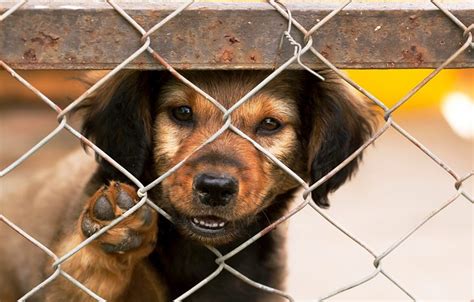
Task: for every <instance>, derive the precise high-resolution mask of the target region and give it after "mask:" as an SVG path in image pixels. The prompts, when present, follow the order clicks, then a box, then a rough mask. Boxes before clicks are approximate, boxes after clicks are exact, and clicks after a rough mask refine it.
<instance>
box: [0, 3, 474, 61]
mask: <svg viewBox="0 0 474 302" xmlns="http://www.w3.org/2000/svg"><path fill="white" fill-rule="evenodd" d="M15 3H17V2H15V1H0V14H1V13H2V12H5V11H6V10H7V9H8V8H10V7H12V6H13V5H15ZM180 4H182V1H180V2H174V1H173V2H171V1H167V2H166V3H164V2H162V1H148V2H146V3H143V2H141V3H138V2H136V3H135V2H133V1H124V2H120V6H121V7H123V8H124V9H126V10H127V11H128V12H129V14H130V15H131V16H132V17H133V18H134V19H135V20H136V21H137V22H138V23H139V24H140V25H141V26H143V27H144V28H146V29H148V28H151V27H153V25H155V24H156V23H158V22H159V21H160V20H162V19H163V18H164V17H166V16H167V15H168V14H170V13H171V12H173V11H174V10H175V9H176V8H177V7H178V6H179V5H180ZM338 5H340V4H339V3H336V4H334V3H332V4H331V3H327V2H324V1H314V2H311V3H308V2H305V1H302V2H298V1H295V2H292V3H289V4H288V7H289V8H290V9H291V11H292V14H293V17H294V19H295V20H297V21H298V22H299V23H301V24H302V25H303V26H305V27H306V28H308V29H309V28H312V27H313V26H314V25H315V24H316V23H317V22H318V21H319V20H321V19H322V18H323V17H324V16H325V15H327V14H328V13H329V12H330V11H332V10H333V9H334V8H335V7H337V6H338ZM445 6H446V8H447V9H448V10H450V11H451V12H452V13H453V14H454V15H455V16H456V17H457V18H458V19H460V20H461V21H462V22H463V23H464V24H465V25H466V26H469V25H470V24H473V23H474V5H473V4H472V2H470V1H453V2H451V1H447V2H446V5H445ZM286 27H287V22H286V20H285V19H284V18H283V17H282V16H281V15H280V14H279V13H278V12H277V11H276V10H275V9H274V8H273V7H272V6H270V5H268V4H266V3H248V2H240V3H215V2H197V3H194V4H192V5H191V6H190V7H189V8H187V9H186V10H185V11H183V12H182V13H181V14H180V15H179V16H177V17H176V18H174V19H173V20H172V21H170V22H168V23H167V24H165V25H164V26H163V27H162V28H160V29H159V30H157V31H156V32H155V33H153V34H152V35H151V47H152V48H153V49H155V50H156V51H157V52H158V53H160V55H161V56H162V57H163V58H164V59H165V60H167V61H168V62H169V63H170V64H171V65H172V66H174V67H175V68H177V69H272V68H275V67H276V66H279V65H280V64H281V63H282V62H284V61H285V60H286V59H288V58H289V57H291V56H292V54H293V46H291V45H289V43H286V41H285V42H284V43H283V46H282V48H281V49H279V44H280V41H281V36H282V33H283V32H284V31H285V30H286ZM298 33H299V31H298V30H295V31H294V35H295V37H297V38H299V40H300V41H302V40H303V39H302V36H301V35H300V36H298ZM140 38H141V37H140V35H139V34H137V31H136V30H135V29H134V28H133V27H132V26H130V24H128V23H127V22H126V21H124V20H123V19H122V18H120V16H119V15H118V14H117V12H116V11H115V10H114V9H113V8H112V7H110V6H109V5H108V4H107V3H105V2H99V1H90V2H88V1H78V2H74V4H71V3H70V2H69V3H67V2H64V1H34V2H28V3H27V4H26V5H24V6H23V7H21V8H20V9H18V10H17V11H15V12H14V13H13V14H11V15H10V16H9V17H7V18H5V20H4V21H2V22H0V59H1V60H3V61H5V62H7V63H8V64H9V65H10V66H12V67H13V68H16V69H111V68H113V67H115V66H116V65H118V64H120V63H121V62H122V61H123V60H124V59H125V58H127V57H128V56H129V55H130V54H131V53H133V52H134V51H135V50H137V49H138V48H140V47H141V46H142V45H143V44H142V42H141V39H140ZM313 39H314V43H313V46H314V47H315V49H317V50H318V51H319V52H320V53H321V54H322V55H323V56H325V57H326V58H327V59H329V60H330V61H331V62H333V63H334V64H335V65H336V66H338V67H340V68H435V67H437V66H439V65H440V64H441V63H442V62H443V61H444V60H446V59H447V58H448V57H449V56H450V55H451V54H452V53H454V52H455V51H456V50H457V49H459V47H460V46H461V45H462V44H463V43H464V42H465V41H466V36H463V31H462V30H461V29H460V28H459V27H458V26H456V24H454V23H453V22H452V21H451V20H449V19H448V18H446V16H445V15H444V14H443V12H441V11H440V10H439V9H438V8H437V7H435V6H434V5H433V4H431V3H430V2H429V1H423V2H420V1H416V0H415V1H413V2H410V3H407V2H403V3H399V2H391V1H383V2H375V3H374V2H362V3H351V4H350V5H349V6H347V7H346V8H345V9H344V10H343V11H341V12H340V13H338V14H336V15H335V16H334V17H333V18H332V19H331V20H330V21H329V22H327V23H326V24H325V25H323V26H322V27H321V28H320V29H318V30H317V31H316V32H315V33H314V34H313ZM303 62H304V63H305V64H306V65H308V66H309V67H311V68H321V67H323V66H324V65H323V64H322V63H321V62H320V61H319V60H317V59H316V58H315V57H314V56H313V55H311V54H309V53H308V54H306V55H305V56H304V57H303ZM298 66H299V65H295V66H294V68H298ZM472 67H474V50H473V49H472V48H469V49H468V50H467V51H465V52H464V53H462V54H461V55H459V56H458V57H457V58H456V59H455V60H454V61H453V62H452V63H451V64H450V65H449V66H448V68H472ZM127 68H130V69H160V68H161V65H159V64H158V63H157V62H156V61H155V60H154V59H153V58H152V57H151V56H150V55H148V54H147V53H145V54H143V55H141V56H140V57H138V58H137V59H136V60H134V61H133V62H132V63H130V64H129V65H128V66H127Z"/></svg>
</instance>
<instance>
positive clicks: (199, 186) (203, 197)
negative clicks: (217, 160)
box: [194, 173, 239, 207]
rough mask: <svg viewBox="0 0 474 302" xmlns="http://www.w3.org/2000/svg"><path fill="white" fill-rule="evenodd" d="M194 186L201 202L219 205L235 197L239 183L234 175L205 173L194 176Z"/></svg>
mask: <svg viewBox="0 0 474 302" xmlns="http://www.w3.org/2000/svg"><path fill="white" fill-rule="evenodd" d="M194 188H195V190H196V193H197V196H198V198H199V201H200V202H201V203H203V204H205V205H208V206H211V207H217V206H225V205H227V204H229V203H230V202H231V201H233V200H234V199H235V197H236V195H237V192H238V190H239V183H238V181H237V180H236V179H235V178H233V177H229V176H217V175H212V174H204V173H203V174H199V175H198V176H196V177H195V178H194Z"/></svg>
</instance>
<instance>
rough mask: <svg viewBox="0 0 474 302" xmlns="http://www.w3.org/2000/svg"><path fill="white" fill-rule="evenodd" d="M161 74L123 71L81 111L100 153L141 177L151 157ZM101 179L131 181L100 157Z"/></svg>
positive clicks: (87, 133) (86, 132)
mask: <svg viewBox="0 0 474 302" xmlns="http://www.w3.org/2000/svg"><path fill="white" fill-rule="evenodd" d="M161 74H162V73H161V72H151V71H123V72H120V73H119V74H117V75H116V76H115V77H114V78H113V79H111V80H109V81H108V82H107V83H106V84H105V85H103V86H102V87H101V88H100V89H99V90H98V91H97V92H96V93H95V94H94V95H93V96H91V97H90V98H89V99H88V100H86V102H85V103H84V105H82V106H81V107H80V108H79V110H82V111H84V120H83V126H82V133H83V135H84V136H86V137H87V138H89V139H90V140H92V141H93V142H94V144H96V145H97V146H98V147H99V148H100V149H102V150H103V151H104V152H105V153H107V154H108V155H109V156H110V157H112V158H113V159H114V160H115V161H117V162H118V163H119V164H120V165H122V166H123V167H124V168H125V169H127V170H128V171H129V172H130V173H131V174H133V175H134V176H135V177H140V176H141V175H142V173H143V170H144V166H145V164H146V162H147V160H148V158H149V157H150V154H151V153H150V152H151V145H152V143H151V140H152V134H151V131H152V118H153V115H154V113H153V111H154V108H153V107H154V106H153V103H154V101H155V99H154V98H157V97H158V96H157V90H158V89H157V86H158V84H159V83H158V82H159V81H160V80H163V79H162V78H163V75H161ZM96 160H97V162H98V163H99V169H98V171H97V174H98V176H99V177H100V178H101V179H102V180H103V181H104V182H107V181H110V180H119V181H125V182H127V181H128V178H126V177H125V176H124V175H123V174H122V173H121V172H119V171H118V170H117V169H116V168H114V167H113V166H112V165H111V164H109V163H108V162H107V161H106V160H104V159H102V158H101V157H100V156H96Z"/></svg>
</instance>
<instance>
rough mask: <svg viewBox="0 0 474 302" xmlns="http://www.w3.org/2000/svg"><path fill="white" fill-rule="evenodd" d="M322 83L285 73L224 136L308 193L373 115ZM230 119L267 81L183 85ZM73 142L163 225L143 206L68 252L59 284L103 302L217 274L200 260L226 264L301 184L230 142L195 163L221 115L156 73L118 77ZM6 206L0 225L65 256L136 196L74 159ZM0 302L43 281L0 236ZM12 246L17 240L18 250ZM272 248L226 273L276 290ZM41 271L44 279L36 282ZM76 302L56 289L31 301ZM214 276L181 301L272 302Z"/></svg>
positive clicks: (28, 256)
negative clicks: (141, 192)
mask: <svg viewBox="0 0 474 302" xmlns="http://www.w3.org/2000/svg"><path fill="white" fill-rule="evenodd" d="M322 74H323V75H324V77H325V78H326V79H325V81H321V80H319V79H317V78H316V77H314V76H313V75H311V74H310V73H308V72H306V71H298V70H293V71H292V70H287V71H284V72H282V73H281V74H280V75H279V76H277V77H276V78H275V79H273V80H272V81H271V82H270V83H268V84H267V85H266V86H264V87H263V88H262V89H261V90H260V91H259V92H257V93H256V94H255V95H254V96H252V97H251V98H250V99H249V100H248V101H247V102H245V103H244V104H243V105H242V106H240V107H238V108H237V109H236V110H235V111H234V112H233V113H232V114H231V121H232V124H233V125H234V126H235V127H237V128H238V129H240V130H241V131H242V132H243V133H245V134H246V135H247V136H249V137H250V138H252V139H253V140H254V141H256V142H257V143H258V144H260V145H261V146H262V147H264V148H265V149H266V150H268V151H269V152H270V153H271V154H273V155H274V156H275V157H276V158H277V159H278V160H280V161H281V162H282V163H283V164H285V165H286V166H287V167H289V168H290V169H291V170H292V171H294V172H295V173H296V174H297V175H298V176H300V177H301V178H302V179H304V180H305V181H307V182H309V183H314V182H315V181H317V180H318V179H320V178H321V177H322V176H324V175H325V174H327V173H328V172H330V171H331V170H332V169H333V168H334V167H336V166H337V165H338V164H339V163H341V162H342V161H343V160H344V159H346V158H347V157H348V156H349V155H350V154H352V153H353V152H354V151H355V150H356V149H357V148H359V147H360V146H361V145H362V144H363V143H364V142H365V141H366V140H367V139H368V138H369V137H370V136H371V135H372V133H373V131H374V128H375V126H376V120H377V114H376V113H375V111H374V110H373V108H372V106H370V105H369V103H368V102H367V101H366V100H364V99H361V98H359V97H357V96H355V94H354V93H353V92H352V91H351V90H350V89H349V88H348V87H347V85H345V84H344V83H343V82H342V81H341V80H338V79H337V77H336V76H335V75H334V74H333V73H332V72H329V71H326V72H322ZM183 75H184V76H185V77H186V78H187V79H189V80H190V81H191V82H192V83H194V84H195V85H196V86H198V87H200V88H201V89H202V90H203V91H205V92H206V93H208V94H209V95H211V96H212V97H213V98H215V99H216V100H218V101H219V102H220V103H221V104H222V106H224V107H225V108H230V107H231V106H232V105H233V104H235V102H237V101H238V100H239V99H241V98H242V97H243V96H244V95H245V94H246V93H247V92H248V91H250V90H251V89H252V88H254V87H255V86H256V85H257V84H259V83H260V82H261V81H262V80H263V79H265V78H266V77H267V76H268V75H269V72H266V71H183ZM78 111H79V112H78V114H81V116H82V119H83V125H82V133H83V135H84V136H85V137H87V138H89V139H90V140H91V141H93V142H94V143H95V144H96V145H97V146H98V147H99V148H100V149H101V150H103V151H104V152H106V153H107V154H108V155H109V156H110V157H111V158H113V159H114V160H115V161H117V162H118V163H119V164H120V165H121V166H123V167H124V168H125V169H126V170H127V171H129V172H130V173H131V174H132V175H134V176H135V177H136V178H137V179H139V180H140V181H141V182H142V183H143V184H148V183H150V182H152V181H153V180H155V179H156V178H157V177H159V176H160V175H163V174H164V173H166V172H167V171H168V170H169V169H171V168H173V167H174V166H176V165H177V164H178V163H180V162H182V161H183V160H184V159H186V160H185V161H184V163H183V164H182V165H181V166H180V167H179V168H178V169H177V170H176V171H175V172H174V173H172V174H170V175H169V176H168V177H166V178H164V179H163V180H162V181H161V182H160V183H159V184H158V185H156V186H155V187H153V188H152V189H151V190H149V191H148V192H147V194H148V198H149V199H150V200H152V201H153V202H154V203H156V205H158V206H159V207H161V208H162V209H163V210H165V211H166V212H167V213H168V214H169V215H170V216H171V219H172V221H173V223H171V222H170V221H168V219H166V218H164V217H163V216H161V215H159V214H157V212H156V211H154V210H152V209H151V208H150V207H149V206H148V205H145V206H143V207H141V208H140V209H139V210H137V211H136V212H134V213H133V214H132V215H130V216H129V217H127V218H125V220H123V221H122V222H120V223H119V224H118V225H116V226H115V227H114V228H112V229H110V230H108V231H107V232H106V233H104V234H103V235H101V236H100V237H98V238H97V239H96V240H94V241H93V242H91V243H90V244H88V245H86V246H85V247H84V248H83V249H81V250H79V251H78V252H77V253H76V254H75V255H73V256H72V257H71V258H70V259H68V260H67V261H65V262H64V263H62V264H61V268H62V270H64V271H65V272H67V273H68V274H69V275H71V276H72V277H74V278H75V279H77V280H78V281H80V282H81V283H82V284H84V285H85V286H86V287H87V288H89V289H90V290H92V291H93V292H95V293H97V294H98V295H99V296H101V297H103V298H104V299H106V300H108V301H170V300H172V299H175V298H177V297H179V296H180V295H182V294H183V293H185V292H186V291H188V290H189V289H191V288H192V287H193V286H195V285H196V284H198V283H199V282H200V281H201V280H203V279H204V278H206V277H207V276H209V275H210V274H211V273H212V272H214V271H215V270H216V269H217V267H218V266H217V264H216V263H215V255H214V254H212V253H211V252H210V251H209V250H208V249H207V247H206V246H213V247H216V248H217V249H218V250H219V251H221V252H222V253H227V252H229V251H231V250H233V249H234V248H235V247H237V246H239V245H240V244H242V243H243V242H245V241H246V240H247V239H248V238H250V237H251V236H253V235H255V234H257V233H258V232H259V231H260V230H262V229H264V228H265V227H266V226H268V225H269V224H271V223H272V222H274V221H276V220H277V219H279V218H281V217H282V216H283V215H284V214H285V213H286V212H287V211H288V209H289V207H290V204H291V201H292V200H293V199H294V197H295V195H296V194H297V193H298V192H299V190H300V184H299V183H298V182H297V181H296V180H295V179H294V178H293V177H291V176H290V175H289V174H287V173H286V172H285V171H283V170H282V169H281V168H280V167H278V166H277V165H276V164H275V163H274V162H273V161H272V160H270V159H269V158H268V157H267V156H266V155H265V154H263V153H262V152H260V151H259V150H257V148H256V147H255V146H254V145H253V144H252V143H250V142H249V141H248V140H246V139H244V138H243V137H241V136H239V135H237V134H236V133H235V132H233V131H231V130H226V131H224V132H223V133H222V135H220V136H219V137H218V138H217V139H215V140H214V141H212V142H211V143H209V144H207V145H205V146H203V147H202V148H200V149H198V147H199V146H201V145H202V144H203V143H204V142H205V141H206V140H207V139H208V138H209V137H210V136H212V135H213V134H214V133H215V132H216V131H218V130H219V129H220V128H221V127H222V126H223V125H224V123H225V121H224V119H223V114H222V111H220V110H219V109H218V108H217V107H216V106H215V105H214V104H212V103H211V102H210V101H208V100H207V99H206V98H205V97H204V96H202V95H201V94H199V93H198V92H196V91H195V90H193V89H192V88H190V87H188V86H187V85H186V84H184V83H183V82H181V81H179V80H177V79H176V78H174V77H173V76H172V75H171V74H169V73H167V72H165V71H122V72H121V73H119V74H118V75H116V76H115V77H114V78H113V79H112V80H110V81H109V82H107V83H106V84H105V85H104V86H102V87H101V88H100V89H99V90H98V91H97V92H96V93H95V94H94V95H93V96H91V97H89V98H88V99H87V100H86V101H85V102H84V103H83V104H82V105H81V106H80V108H79V109H78ZM360 160H361V156H358V157H357V158H355V159H354V160H353V161H351V162H350V163H349V164H348V165H347V166H345V167H344V168H343V169H342V170H341V171H339V172H338V173H337V174H336V175H334V176H333V177H331V178H330V179H328V180H327V181H326V182H324V183H323V184H322V185H320V186H319V187H317V188H316V189H315V190H314V191H312V192H311V194H312V199H313V200H314V202H315V203H316V204H318V205H319V206H320V207H328V206H329V201H328V195H329V194H330V193H331V192H333V191H335V190H336V189H337V188H338V187H340V186H341V185H342V184H343V183H344V182H345V181H346V180H348V179H349V178H350V177H351V176H352V175H353V174H354V172H355V171H356V170H357V167H358V165H359V162H360ZM21 191H22V192H17V193H15V194H16V195H14V196H15V197H11V198H9V199H10V200H11V199H14V200H16V202H15V203H6V204H5V207H4V210H2V211H3V212H5V215H6V217H9V218H10V219H12V220H13V221H15V222H17V223H18V224H20V225H21V226H22V227H23V228H24V229H25V230H26V231H27V232H30V233H32V234H35V238H37V239H38V240H40V241H41V242H42V243H44V244H45V245H46V246H48V247H51V248H52V249H53V250H54V252H55V253H56V254H57V255H64V254H65V253H67V252H68V251H70V250H71V249H73V248H74V247H75V246H77V245H78V244H79V243H80V242H82V241H84V240H85V239H86V238H88V237H90V236H91V235H92V234H94V233H95V232H97V231H98V230H100V229H101V228H102V227H104V226H105V225H107V224H108V223H109V222H110V221H111V220H113V219H114V218H116V217H118V216H119V215H121V214H122V213H124V212H125V211H126V210H128V209H130V208H131V207H132V206H134V205H135V204H136V203H137V202H138V200H140V197H139V196H137V187H135V185H134V184H133V182H131V181H130V179H129V178H128V177H127V176H125V175H124V174H123V173H122V172H120V171H119V170H117V168H115V167H114V166H113V165H111V164H110V163H109V162H108V161H106V160H104V159H103V158H102V157H100V156H96V162H93V161H92V160H90V159H88V158H87V157H85V156H84V155H83V154H80V153H79V152H76V153H74V154H72V155H70V156H69V157H68V158H66V159H63V160H62V161H60V162H59V163H58V165H57V166H56V167H53V168H52V169H50V170H49V171H47V172H44V173H43V174H41V175H39V176H38V175H37V176H36V177H35V179H33V180H31V184H29V185H27V186H26V187H25V188H23V189H22V190H21ZM0 235H1V236H2V242H3V244H2V247H0V252H1V253H2V254H3V255H5V257H3V256H2V257H1V260H0V264H1V265H0V283H1V284H2V287H3V289H2V290H1V295H0V298H1V301H10V300H13V299H18V298H19V297H20V296H21V295H23V294H25V293H26V292H28V291H29V290H30V289H31V288H33V287H34V286H35V285H36V284H38V283H40V282H41V281H42V280H45V279H46V278H47V277H48V276H49V275H50V274H52V273H53V270H52V268H51V258H50V257H48V256H47V255H45V254H44V253H43V252H42V251H40V250H39V249H37V248H36V247H33V246H32V245H31V244H29V243H28V242H27V241H26V240H24V239H21V237H20V236H18V235H17V234H15V233H14V232H12V231H8V230H6V228H2V230H1V232H0ZM19 238H20V239H19ZM284 238H285V235H284V231H283V230H281V229H280V228H277V229H275V230H274V231H272V232H271V233H269V234H267V235H265V236H263V237H262V238H260V239H259V240H257V241H256V242H254V243H252V244H251V245H250V246H248V247H247V248H245V249H243V250H242V251H241V252H240V253H238V254H236V255H235V256H233V257H231V258H230V259H228V260H227V261H226V263H228V264H229V265H230V266H232V267H233V268H235V269H236V270H237V271H239V272H240V273H242V274H244V275H245V276H247V277H248V278H250V279H251V280H254V281H257V282H259V283H262V284H265V285H268V286H271V287H273V288H277V289H282V288H284V279H285V270H286V265H285V240H284ZM43 267H45V269H43ZM32 298H33V299H34V298H36V299H38V300H40V301H89V300H92V299H91V298H90V296H88V295H87V294H86V293H84V292H83V291H82V290H81V289H79V288H77V287H76V286H75V285H73V284H72V283H71V282H69V281H68V280H66V279H65V278H62V277H58V278H57V280H55V281H53V282H52V283H51V284H50V285H48V286H47V287H45V288H44V289H42V290H41V291H39V292H38V293H36V294H35V295H34V296H33V297H32ZM280 298H281V297H279V296H276V295H274V294H270V293H268V292H266V291H262V290H259V289H256V288H254V287H252V286H250V285H248V284H246V283H244V282H242V280H240V279H238V278H236V277H234V276H233V275H231V274H230V273H229V272H227V271H225V270H224V271H222V272H221V273H220V274H219V275H218V276H217V277H215V278H214V279H213V280H212V281H210V282H209V284H207V285H205V286H204V287H202V288H200V289H199V290H197V291H196V292H195V293H193V294H192V295H191V296H189V298H187V299H186V300H187V301H226V302H231V301H280V300H279V299H280Z"/></svg>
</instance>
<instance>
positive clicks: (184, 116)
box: [171, 106, 193, 122]
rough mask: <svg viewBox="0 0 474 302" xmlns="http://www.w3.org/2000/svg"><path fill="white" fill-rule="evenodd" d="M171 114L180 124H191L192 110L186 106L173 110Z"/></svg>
mask: <svg viewBox="0 0 474 302" xmlns="http://www.w3.org/2000/svg"><path fill="white" fill-rule="evenodd" d="M171 114H172V115H173V117H174V118H175V119H176V120H178V121H180V122H191V121H192V120H193V110H192V109H191V108H190V107H188V106H179V107H176V108H173V109H172V111H171Z"/></svg>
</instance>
